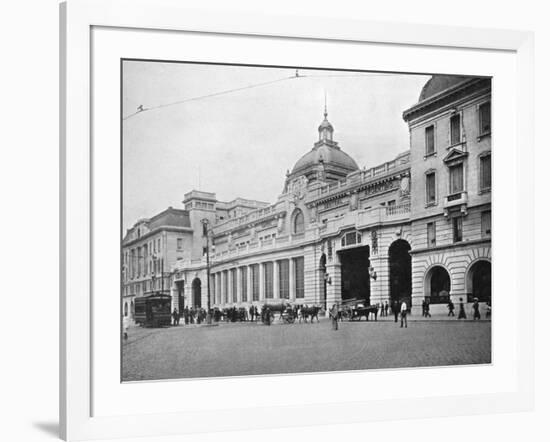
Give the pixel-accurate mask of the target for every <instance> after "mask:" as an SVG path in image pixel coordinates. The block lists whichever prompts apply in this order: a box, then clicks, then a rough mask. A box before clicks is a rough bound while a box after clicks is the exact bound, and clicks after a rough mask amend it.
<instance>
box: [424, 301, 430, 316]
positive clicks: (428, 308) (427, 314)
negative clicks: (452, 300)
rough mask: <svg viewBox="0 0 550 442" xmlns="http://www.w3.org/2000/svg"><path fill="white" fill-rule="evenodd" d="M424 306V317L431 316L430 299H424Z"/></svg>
mask: <svg viewBox="0 0 550 442" xmlns="http://www.w3.org/2000/svg"><path fill="white" fill-rule="evenodd" d="M425 308H426V318H431V317H432V315H431V314H430V300H429V299H426V305H425Z"/></svg>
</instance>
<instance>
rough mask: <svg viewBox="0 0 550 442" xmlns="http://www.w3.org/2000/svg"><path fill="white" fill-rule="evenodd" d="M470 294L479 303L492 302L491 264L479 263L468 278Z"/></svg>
mask: <svg viewBox="0 0 550 442" xmlns="http://www.w3.org/2000/svg"><path fill="white" fill-rule="evenodd" d="M466 285H467V291H468V294H469V295H471V296H472V297H473V298H478V300H479V302H491V262H490V261H485V260H481V261H477V262H475V263H474V264H473V265H472V266H471V267H470V270H469V271H468V274H467V276H466Z"/></svg>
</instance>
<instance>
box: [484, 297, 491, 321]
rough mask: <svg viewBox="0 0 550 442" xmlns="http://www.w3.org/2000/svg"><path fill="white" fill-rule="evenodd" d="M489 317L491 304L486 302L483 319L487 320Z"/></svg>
mask: <svg viewBox="0 0 550 442" xmlns="http://www.w3.org/2000/svg"><path fill="white" fill-rule="evenodd" d="M490 317H491V302H490V301H487V306H486V310H485V319H489V318H490Z"/></svg>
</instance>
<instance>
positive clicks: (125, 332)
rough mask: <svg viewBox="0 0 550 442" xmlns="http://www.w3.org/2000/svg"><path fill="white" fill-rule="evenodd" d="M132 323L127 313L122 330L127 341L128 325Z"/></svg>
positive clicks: (123, 318) (123, 319)
mask: <svg viewBox="0 0 550 442" xmlns="http://www.w3.org/2000/svg"><path fill="white" fill-rule="evenodd" d="M129 325H130V318H129V317H128V315H125V316H123V317H122V332H123V336H124V340H125V341H126V340H127V339H128V326H129Z"/></svg>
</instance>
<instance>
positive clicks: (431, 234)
mask: <svg viewBox="0 0 550 442" xmlns="http://www.w3.org/2000/svg"><path fill="white" fill-rule="evenodd" d="M427 229H428V247H435V222H433V223H428V224H427Z"/></svg>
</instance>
